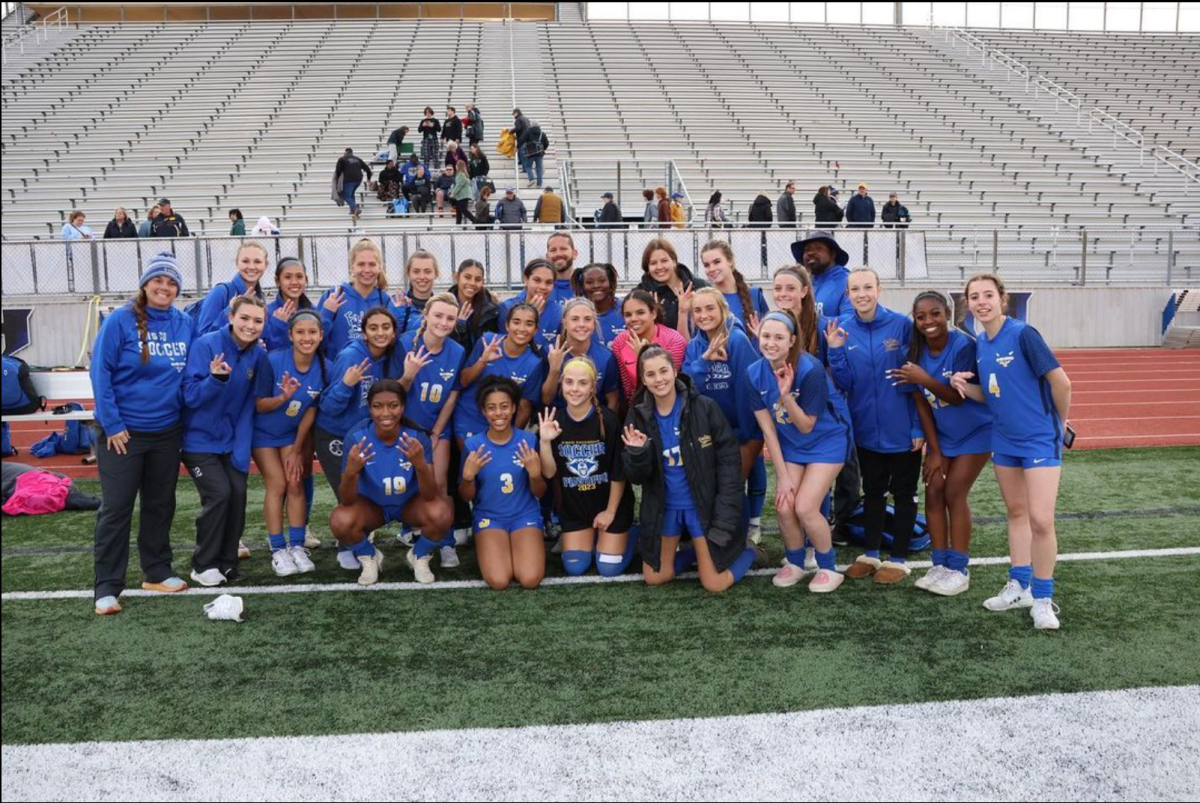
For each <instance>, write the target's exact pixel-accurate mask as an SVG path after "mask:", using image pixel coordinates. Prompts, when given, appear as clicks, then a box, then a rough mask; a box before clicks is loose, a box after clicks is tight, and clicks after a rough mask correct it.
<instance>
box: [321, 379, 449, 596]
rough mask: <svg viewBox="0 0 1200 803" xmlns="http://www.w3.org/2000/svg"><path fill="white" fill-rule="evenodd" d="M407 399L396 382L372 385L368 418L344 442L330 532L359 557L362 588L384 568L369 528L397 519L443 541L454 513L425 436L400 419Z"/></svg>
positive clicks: (387, 380) (403, 416) (412, 425)
mask: <svg viewBox="0 0 1200 803" xmlns="http://www.w3.org/2000/svg"><path fill="white" fill-rule="evenodd" d="M407 397H408V393H407V391H405V390H404V388H403V387H401V385H400V383H399V382H397V381H395V380H392V379H381V380H379V381H378V382H376V383H375V384H373V385H371V389H370V390H369V391H368V392H367V409H368V410H369V411H370V414H371V418H370V420H363V421H361V422H360V424H359V426H357V427H356V428H355V429H354V430H352V431H351V432H350V433H348V435H347V438H346V442H347V443H349V444H351V446H350V448H349V449H348V450H347V452H346V458H345V465H344V467H343V469H342V478H341V487H340V489H339V492H338V498H339V499H340V502H339V504H338V506H337V507H336V508H334V510H333V515H332V516H330V517H329V529H330V530H331V531H332V532H333V535H334V537H336V538H337V539H338V543H339V544H341V545H342V546H343V547H345V548H347V549H349V550H350V551H351V552H352V553H353V554H354V555H355V556H356V557H357V558H358V561H359V563H360V564H361V565H362V573H361V574H359V576H358V582H359V584H360V585H364V586H369V585H373V584H374V583H375V582H377V581H378V580H379V572H380V571H381V570H382V569H383V553H382V552H380V551H379V549H378V547H376V546H374V545H373V544H372V543H371V541H370V539H369V538H368V537H367V536H368V534H369V533H370V532H371V531H372V530H375V529H377V528H379V527H382V526H384V525H385V524H387V523H388V522H392V521H400V522H404V523H405V524H408V525H410V526H412V527H419V528H421V529H422V530H423V531H424V532H425V533H428V534H429V535H431V536H433V537H435V538H441V536H443V535H444V534H445V533H446V531H447V530H449V528H450V523H451V520H452V519H453V515H454V514H453V511H452V510H451V509H450V503H449V500H447V499H446V498H445V494H444V493H442V491H441V490H440V489H439V488H438V486H437V480H436V478H435V477H434V476H433V465H432V462H431V461H432V457H433V449H432V447H431V445H430V442H429V436H428V435H426V433H425V431H424V430H422V429H421V428H420V427H418V426H417V425H416V424H414V423H413V422H411V421H409V420H408V419H407V418H406V417H405V415H404V413H405V401H406V399H407Z"/></svg>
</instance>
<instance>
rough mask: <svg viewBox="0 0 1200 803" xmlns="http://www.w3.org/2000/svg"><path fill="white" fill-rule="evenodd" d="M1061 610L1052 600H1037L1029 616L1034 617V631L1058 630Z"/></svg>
mask: <svg viewBox="0 0 1200 803" xmlns="http://www.w3.org/2000/svg"><path fill="white" fill-rule="evenodd" d="M1058 612H1059V608H1058V606H1057V605H1055V604H1054V600H1052V599H1035V600H1034V601H1033V607H1032V608H1030V609H1029V615H1030V616H1032V617H1033V629H1034V630H1058Z"/></svg>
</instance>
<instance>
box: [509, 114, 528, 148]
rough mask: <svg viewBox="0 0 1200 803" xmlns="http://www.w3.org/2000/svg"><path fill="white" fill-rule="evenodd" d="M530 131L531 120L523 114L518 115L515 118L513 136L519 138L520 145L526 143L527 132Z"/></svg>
mask: <svg viewBox="0 0 1200 803" xmlns="http://www.w3.org/2000/svg"><path fill="white" fill-rule="evenodd" d="M528 130H529V118H528V117H526V116H525V115H523V114H518V115H517V116H516V117H514V118H513V127H512V132H513V136H514V137H516V138H517V144H518V145H519V144H521V143H522V142H524V141H525V132H526V131H528Z"/></svg>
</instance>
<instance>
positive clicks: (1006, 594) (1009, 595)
mask: <svg viewBox="0 0 1200 803" xmlns="http://www.w3.org/2000/svg"><path fill="white" fill-rule="evenodd" d="M1032 606H1033V592H1031V591H1030V590H1029V589H1028V588H1021V584H1020V583H1018V582H1017V581H1016V580H1009V581H1008V582H1007V583H1005V584H1004V588H1003V589H1001V590H1000V593H999V594H997V595H996V596H994V597H989V598H987V599H985V600H984V601H983V607H985V608H987V609H988V610H989V611H1008V610H1012V609H1013V608H1029V607H1032Z"/></svg>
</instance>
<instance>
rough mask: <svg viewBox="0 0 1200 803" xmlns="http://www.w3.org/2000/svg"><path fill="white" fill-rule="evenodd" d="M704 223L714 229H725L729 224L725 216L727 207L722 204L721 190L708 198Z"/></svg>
mask: <svg viewBox="0 0 1200 803" xmlns="http://www.w3.org/2000/svg"><path fill="white" fill-rule="evenodd" d="M704 222H705V223H707V224H708V225H709V226H711V227H712V228H714V229H723V228H725V224H726V223H728V222H729V218H728V217H727V216H726V215H725V207H724V206H723V205H722V204H721V191H720V190H717V191H716V192H714V193H713V194H712V195H710V196H709V197H708V206H707V207H706V208H705V210H704Z"/></svg>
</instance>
